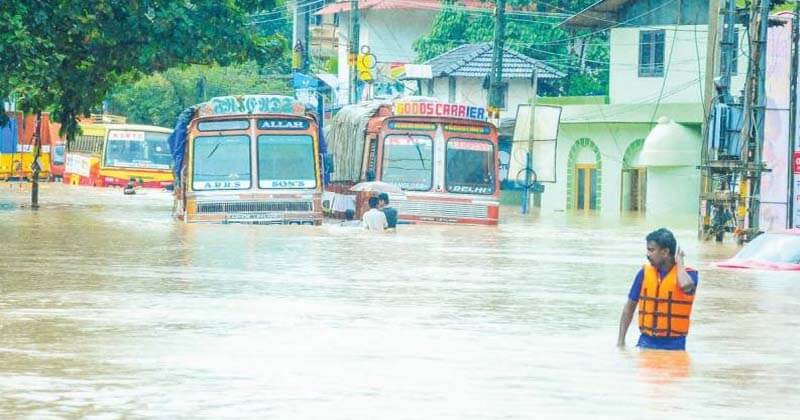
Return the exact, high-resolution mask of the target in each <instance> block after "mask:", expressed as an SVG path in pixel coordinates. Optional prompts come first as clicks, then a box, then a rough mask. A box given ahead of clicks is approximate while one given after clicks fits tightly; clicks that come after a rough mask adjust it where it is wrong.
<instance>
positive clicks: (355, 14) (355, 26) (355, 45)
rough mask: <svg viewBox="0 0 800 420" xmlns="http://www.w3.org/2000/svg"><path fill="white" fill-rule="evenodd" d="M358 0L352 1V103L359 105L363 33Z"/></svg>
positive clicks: (350, 61) (350, 59)
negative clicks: (361, 33) (358, 62)
mask: <svg viewBox="0 0 800 420" xmlns="http://www.w3.org/2000/svg"><path fill="white" fill-rule="evenodd" d="M358 21H359V10H358V0H350V57H349V62H348V64H349V65H350V103H351V104H355V103H358V71H357V70H356V64H357V61H358V50H359V41H358V35H359V33H360V32H361V28H360V26H359V22H358Z"/></svg>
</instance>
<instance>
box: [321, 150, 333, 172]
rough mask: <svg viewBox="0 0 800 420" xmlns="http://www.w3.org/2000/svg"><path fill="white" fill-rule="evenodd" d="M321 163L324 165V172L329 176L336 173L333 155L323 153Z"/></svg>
mask: <svg viewBox="0 0 800 420" xmlns="http://www.w3.org/2000/svg"><path fill="white" fill-rule="evenodd" d="M322 161H323V163H324V165H325V171H327V172H328V173H329V174H332V173H334V172H335V171H336V167H335V166H334V164H333V153H325V154H324V155H323V158H322Z"/></svg>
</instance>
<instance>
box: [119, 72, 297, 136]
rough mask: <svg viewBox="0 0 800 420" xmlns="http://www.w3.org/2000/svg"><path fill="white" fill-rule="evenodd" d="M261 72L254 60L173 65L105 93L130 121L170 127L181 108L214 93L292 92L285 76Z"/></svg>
mask: <svg viewBox="0 0 800 420" xmlns="http://www.w3.org/2000/svg"><path fill="white" fill-rule="evenodd" d="M262 72H263V67H260V66H259V65H258V64H257V63H256V62H254V61H250V62H247V63H244V64H235V65H230V66H225V67H221V66H215V65H212V66H205V65H192V66H188V67H185V68H173V69H169V70H167V71H165V72H161V73H156V74H154V75H152V76H148V77H145V78H143V79H141V80H139V81H137V82H136V83H132V84H125V85H121V86H119V87H117V88H116V89H114V91H113V92H112V93H111V95H109V97H108V103H109V108H110V112H111V113H113V114H119V115H125V116H126V117H128V121H130V122H135V123H141V124H152V125H159V126H162V127H171V126H172V124H173V123H174V122H175V117H176V116H177V115H178V114H179V113H180V112H181V111H182V110H184V109H186V108H187V107H189V106H191V105H194V104H197V103H200V102H204V101H206V100H207V99H210V98H212V97H214V96H225V95H234V94H256V93H272V94H292V90H291V88H290V86H289V80H288V79H286V78H284V77H276V76H273V75H264V74H261V73H262Z"/></svg>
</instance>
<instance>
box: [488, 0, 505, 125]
mask: <svg viewBox="0 0 800 420" xmlns="http://www.w3.org/2000/svg"><path fill="white" fill-rule="evenodd" d="M494 14H495V15H494V49H493V53H494V54H493V57H492V71H491V73H490V82H489V101H488V103H489V115H490V116H491V117H492V118H500V108H502V107H503V94H504V93H505V90H504V87H505V84H504V83H503V51H504V47H505V41H506V0H497V4H496V7H495V9H494Z"/></svg>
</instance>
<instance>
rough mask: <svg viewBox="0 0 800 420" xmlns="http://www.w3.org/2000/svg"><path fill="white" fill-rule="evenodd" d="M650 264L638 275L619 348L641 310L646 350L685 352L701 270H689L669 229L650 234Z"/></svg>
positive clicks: (641, 340)
mask: <svg viewBox="0 0 800 420" xmlns="http://www.w3.org/2000/svg"><path fill="white" fill-rule="evenodd" d="M646 240H647V261H648V264H645V265H644V267H643V268H642V269H641V270H639V273H638V274H636V279H635V280H634V281H633V285H632V286H631V290H630V292H629V293H628V302H627V303H625V308H624V309H623V310H622V317H621V318H620V320H619V338H618V339H617V345H618V346H620V347H623V346H625V334H626V333H627V332H628V326H629V325H630V324H631V320H632V319H633V313H634V311H636V308H637V306H638V309H639V331H641V333H642V334H641V335H640V336H639V342H638V344H637V346H639V347H641V348H644V349H658V350H685V349H686V336H687V335H688V334H689V317H690V316H691V314H692V303H693V302H694V293H695V290H696V289H697V271H695V270H693V269H691V268H686V266H684V261H683V257H684V256H683V251H682V250H680V249H676V248H677V243H676V241H675V236H674V235H673V234H672V232H670V231H669V230H667V229H663V228H662V229H658V230H656V231H654V232H651V233H650V234H649V235H647V238H646Z"/></svg>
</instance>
